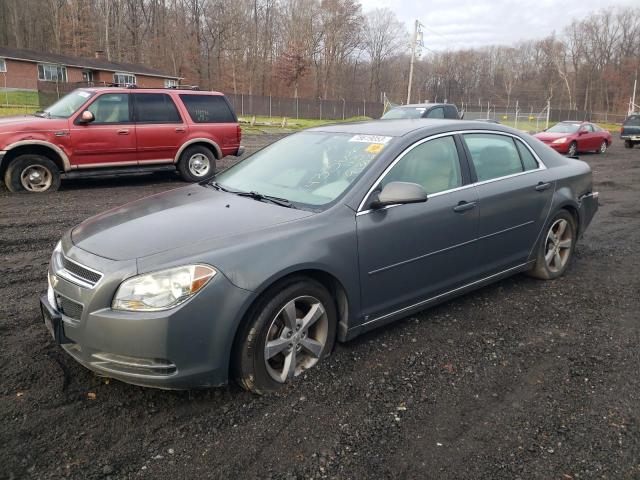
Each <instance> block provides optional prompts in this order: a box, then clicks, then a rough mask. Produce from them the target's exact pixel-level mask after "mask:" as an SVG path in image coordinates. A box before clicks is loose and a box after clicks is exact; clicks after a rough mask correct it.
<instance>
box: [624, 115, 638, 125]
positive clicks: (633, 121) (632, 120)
mask: <svg viewBox="0 0 640 480" xmlns="http://www.w3.org/2000/svg"><path fill="white" fill-rule="evenodd" d="M623 125H624V126H625V127H640V115H631V116H629V118H627V119H626V120H625V121H624V124H623Z"/></svg>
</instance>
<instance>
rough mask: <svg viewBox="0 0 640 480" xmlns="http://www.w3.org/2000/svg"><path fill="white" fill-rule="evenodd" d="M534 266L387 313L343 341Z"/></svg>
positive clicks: (355, 329)
mask: <svg viewBox="0 0 640 480" xmlns="http://www.w3.org/2000/svg"><path fill="white" fill-rule="evenodd" d="M534 264H535V260H532V261H528V262H526V263H523V264H520V265H518V266H516V267H512V268H509V269H507V270H503V271H502V272H498V273H495V274H493V275H490V276H488V277H485V278H482V279H480V280H476V281H475V282H471V283H468V284H466V285H463V286H461V287H458V288H455V289H453V290H449V291H448V292H445V293H441V294H439V295H436V296H435V297H431V298H428V299H426V300H422V301H420V302H418V303H414V304H413V305H409V306H407V307H403V308H401V309H399V310H396V311H395V312H391V313H387V314H384V315H381V316H379V317H376V318H374V319H371V320H368V321H366V322H365V323H363V324H361V325H357V326H355V327H353V328H350V329H349V330H348V331H347V334H346V338H345V340H351V339H353V338H355V337H357V336H358V335H361V334H363V333H365V332H368V331H370V330H373V329H375V328H378V327H381V326H383V325H387V324H389V323H391V322H394V321H395V320H399V319H401V318H404V317H406V316H408V315H411V314H412V313H415V312H419V311H421V310H425V309H426V308H429V307H433V306H434V305H437V304H439V303H443V302H446V301H447V300H450V299H452V298H455V297H459V296H460V295H463V294H465V293H467V292H470V291H473V290H477V289H478V288H481V287H484V286H485V285H489V284H491V283H494V282H497V281H498V280H502V279H503V278H507V277H510V276H512V275H515V274H516V273H519V272H524V271H527V270H530V269H531V268H532V267H533V265H534Z"/></svg>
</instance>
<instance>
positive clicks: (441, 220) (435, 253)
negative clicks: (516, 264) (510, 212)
mask: <svg viewBox="0 0 640 480" xmlns="http://www.w3.org/2000/svg"><path fill="white" fill-rule="evenodd" d="M457 147H460V148H461V145H460V144H458V143H457V141H456V140H455V139H454V137H453V136H452V135H446V136H440V137H438V138H433V139H427V140H421V141H419V142H417V143H416V144H414V145H413V146H411V147H409V148H408V149H407V150H405V151H404V152H403V153H402V154H401V155H400V156H399V157H398V158H397V159H396V160H395V161H394V163H392V164H391V166H390V167H389V168H388V169H387V171H386V173H385V174H383V176H382V177H381V179H380V180H379V181H378V183H377V184H376V185H375V188H373V189H372V192H373V193H371V194H370V196H369V198H371V195H373V194H374V193H375V192H377V191H379V190H381V189H382V188H383V187H384V185H386V184H388V183H389V182H392V181H404V182H413V183H418V184H420V185H422V186H423V188H424V189H425V191H426V192H427V195H428V199H427V201H426V202H424V203H416V204H406V205H397V206H391V207H387V208H383V209H379V210H371V209H368V207H367V205H368V204H367V201H368V200H367V201H365V202H364V203H363V207H362V210H361V211H359V212H358V214H357V215H356V224H357V235H358V252H359V268H360V282H361V294H362V305H363V312H364V314H365V318H366V319H370V318H375V317H378V316H381V315H385V314H389V313H392V312H394V311H397V310H398V309H401V308H404V307H407V306H410V305H413V304H415V303H418V302H421V301H423V300H426V299H428V298H431V297H433V296H436V295H438V294H439V293H442V292H445V291H448V290H450V289H452V288H454V287H455V286H458V285H461V284H464V283H466V282H467V281H468V280H469V279H471V278H473V277H474V275H475V265H476V260H477V258H476V244H475V239H476V237H477V232H478V211H479V210H478V208H477V202H478V198H477V196H476V191H475V189H474V188H473V186H471V185H469V178H470V177H469V172H468V167H467V165H466V162H461V161H460V157H459V150H458V148H457ZM369 321H370V320H369Z"/></svg>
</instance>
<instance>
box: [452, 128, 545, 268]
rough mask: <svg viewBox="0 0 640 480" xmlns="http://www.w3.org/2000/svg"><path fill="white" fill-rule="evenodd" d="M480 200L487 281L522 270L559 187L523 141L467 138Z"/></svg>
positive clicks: (487, 135)
mask: <svg viewBox="0 0 640 480" xmlns="http://www.w3.org/2000/svg"><path fill="white" fill-rule="evenodd" d="M462 137H463V139H464V143H465V145H466V147H467V151H468V155H469V156H470V158H471V162H470V166H471V167H472V175H473V176H474V177H475V179H476V181H477V183H476V188H477V192H478V197H479V201H480V222H479V234H478V258H479V262H480V263H481V269H482V274H483V276H487V275H491V274H494V273H498V272H501V271H504V270H507V269H509V268H512V267H515V266H517V265H521V264H523V263H525V262H526V261H527V258H528V257H529V254H530V252H531V251H532V248H533V246H534V244H535V242H536V240H537V238H538V235H539V233H540V231H541V230H542V227H543V226H544V223H545V221H546V217H547V214H548V212H549V208H550V207H551V199H552V196H553V191H554V188H555V182H554V180H553V178H552V175H551V173H550V172H549V171H548V170H547V169H546V168H545V166H544V164H543V163H542V162H540V160H539V159H538V158H536V156H535V155H534V153H533V150H531V149H530V148H529V147H528V146H527V145H526V144H525V143H524V142H523V141H522V140H521V139H519V138H517V137H514V136H511V135H509V134H501V133H465V134H463V135H462Z"/></svg>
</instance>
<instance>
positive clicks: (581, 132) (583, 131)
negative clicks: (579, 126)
mask: <svg viewBox="0 0 640 480" xmlns="http://www.w3.org/2000/svg"><path fill="white" fill-rule="evenodd" d="M585 133H587V131H586V130H580V131H579V132H578V135H584V134H585Z"/></svg>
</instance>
